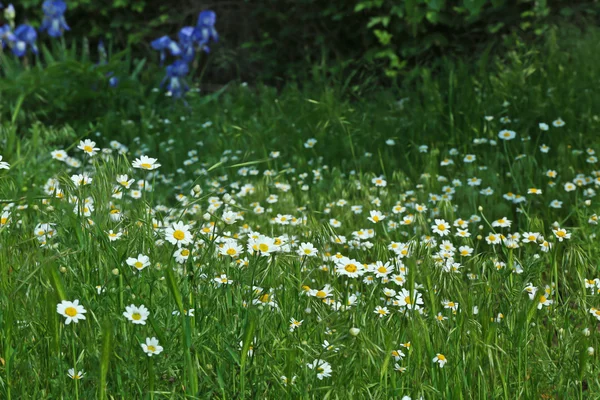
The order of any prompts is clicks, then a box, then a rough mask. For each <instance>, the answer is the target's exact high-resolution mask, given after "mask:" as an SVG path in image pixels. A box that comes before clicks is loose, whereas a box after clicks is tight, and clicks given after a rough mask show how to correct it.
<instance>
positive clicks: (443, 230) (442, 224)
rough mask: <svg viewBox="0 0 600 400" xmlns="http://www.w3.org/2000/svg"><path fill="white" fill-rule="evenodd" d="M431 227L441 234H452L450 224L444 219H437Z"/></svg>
mask: <svg viewBox="0 0 600 400" xmlns="http://www.w3.org/2000/svg"><path fill="white" fill-rule="evenodd" d="M431 229H432V230H433V232H434V233H437V234H438V235H440V236H446V235H449V234H450V225H449V224H448V223H447V222H446V221H445V220H443V219H436V220H435V224H434V225H432V226H431Z"/></svg>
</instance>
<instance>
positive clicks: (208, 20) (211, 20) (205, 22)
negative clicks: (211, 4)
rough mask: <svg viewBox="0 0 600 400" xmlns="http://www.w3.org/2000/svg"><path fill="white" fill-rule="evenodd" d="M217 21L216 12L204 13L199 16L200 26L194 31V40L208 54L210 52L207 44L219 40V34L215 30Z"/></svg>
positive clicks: (197, 25)
mask: <svg viewBox="0 0 600 400" xmlns="http://www.w3.org/2000/svg"><path fill="white" fill-rule="evenodd" d="M216 21H217V14H216V13H215V12H214V11H210V10H208V11H202V12H201V13H200V15H199V16H198V24H196V29H194V40H195V41H196V42H197V43H198V45H199V46H200V47H202V48H204V51H206V52H207V53H208V52H209V51H210V49H209V48H208V46H207V44H208V43H209V42H210V40H211V39H212V40H213V41H215V42H216V41H218V40H219V34H218V33H217V30H216V29H215V22H216Z"/></svg>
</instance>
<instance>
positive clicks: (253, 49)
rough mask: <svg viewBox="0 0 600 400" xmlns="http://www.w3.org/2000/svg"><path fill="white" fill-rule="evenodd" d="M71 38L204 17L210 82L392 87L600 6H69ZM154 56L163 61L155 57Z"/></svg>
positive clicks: (142, 38)
mask: <svg viewBox="0 0 600 400" xmlns="http://www.w3.org/2000/svg"><path fill="white" fill-rule="evenodd" d="M42 1H43V0H22V1H20V2H18V4H15V6H16V7H17V12H18V15H17V20H22V19H23V18H24V16H27V17H28V19H29V22H31V23H34V24H36V23H39V20H40V19H41V3H42ZM68 6H69V9H68V11H67V14H66V17H67V20H68V22H69V24H70V25H71V27H72V31H71V32H70V33H68V34H67V37H74V38H81V37H82V36H86V37H89V38H90V41H91V43H92V44H93V43H95V42H96V41H97V40H98V39H100V38H103V39H106V40H108V41H109V42H111V43H112V45H113V47H114V48H125V47H127V46H131V47H132V48H133V51H134V54H137V55H139V56H140V57H142V56H143V57H145V56H148V54H150V53H151V49H150V47H149V42H150V41H151V40H152V39H154V38H157V37H159V36H161V35H164V34H170V35H172V37H175V35H176V33H177V31H178V30H179V29H180V28H181V27H183V26H186V25H194V24H195V22H196V18H197V15H198V13H199V12H200V11H202V10H206V9H213V10H215V11H216V12H217V15H218V20H217V29H218V31H219V32H220V34H221V39H222V40H221V41H220V43H219V44H217V45H215V46H213V52H212V53H211V55H210V59H209V63H210V68H207V69H206V75H205V76H204V78H205V82H212V83H224V82H227V81H229V80H231V79H239V80H244V81H257V80H258V81H262V82H267V83H270V84H276V85H278V86H280V85H282V84H283V83H284V82H287V81H289V80H296V79H306V78H315V77H320V78H324V77H325V78H330V77H331V76H346V77H348V76H350V77H351V78H348V79H353V80H354V81H364V79H366V78H365V77H367V76H368V77H369V78H370V79H375V80H376V81H377V82H378V83H389V82H390V79H389V78H392V81H394V80H395V79H393V78H397V77H407V76H409V77H410V74H411V72H414V71H415V70H418V68H419V67H420V66H423V65H427V66H431V65H434V64H435V60H436V59H438V58H439V56H450V57H454V56H459V55H460V56H465V55H469V56H470V55H475V56H477V55H479V54H481V53H484V52H486V51H487V52H489V51H500V50H502V49H503V48H506V47H507V45H508V46H510V44H511V37H513V36H515V35H518V36H519V37H520V38H523V37H525V38H528V39H530V40H535V39H536V38H537V37H540V36H543V35H544V33H545V32H546V31H547V30H548V28H549V27H550V26H553V25H560V24H562V23H571V24H575V25H577V26H584V25H585V24H587V23H593V24H596V23H597V22H598V15H599V14H600V5H599V4H598V1H595V0H536V1H533V0H454V1H452V0H254V1H251V0H218V1H217V0H213V1H204V0H179V1H168V2H165V1H158V0H103V1H97V0H70V1H69V2H68ZM154 56H156V55H154Z"/></svg>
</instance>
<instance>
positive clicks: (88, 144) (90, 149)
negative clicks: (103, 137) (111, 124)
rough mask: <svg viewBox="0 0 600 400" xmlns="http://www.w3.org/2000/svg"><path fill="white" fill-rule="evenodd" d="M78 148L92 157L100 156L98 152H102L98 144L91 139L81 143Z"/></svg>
mask: <svg viewBox="0 0 600 400" xmlns="http://www.w3.org/2000/svg"><path fill="white" fill-rule="evenodd" d="M77 148H78V149H80V150H82V151H83V152H84V153H86V154H87V155H88V156H90V157H92V156H95V155H96V154H98V150H100V148H99V147H96V142H94V141H92V140H90V139H85V140H82V141H80V142H79V146H77Z"/></svg>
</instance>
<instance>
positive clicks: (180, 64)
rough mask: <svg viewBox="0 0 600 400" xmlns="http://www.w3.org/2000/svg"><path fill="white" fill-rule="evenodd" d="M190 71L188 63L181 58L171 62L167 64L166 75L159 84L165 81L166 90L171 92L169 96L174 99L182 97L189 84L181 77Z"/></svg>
mask: <svg viewBox="0 0 600 400" xmlns="http://www.w3.org/2000/svg"><path fill="white" fill-rule="evenodd" d="M188 72H190V68H189V66H188V64H187V63H186V62H185V61H183V60H177V61H175V62H174V63H173V64H171V65H169V66H167V76H165V78H164V79H163V81H162V82H161V86H163V85H164V84H165V82H166V83H167V90H168V91H169V92H171V96H173V97H174V98H176V99H179V98H181V97H183V95H184V94H185V92H187V91H188V90H189V86H188V85H187V83H186V82H185V80H184V79H183V77H184V76H186V75H187V74H188Z"/></svg>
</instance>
